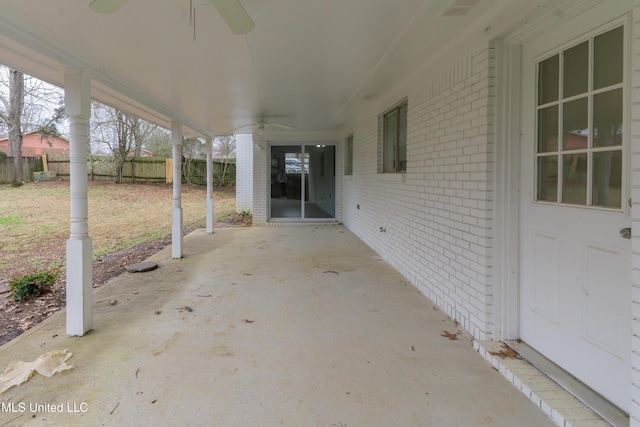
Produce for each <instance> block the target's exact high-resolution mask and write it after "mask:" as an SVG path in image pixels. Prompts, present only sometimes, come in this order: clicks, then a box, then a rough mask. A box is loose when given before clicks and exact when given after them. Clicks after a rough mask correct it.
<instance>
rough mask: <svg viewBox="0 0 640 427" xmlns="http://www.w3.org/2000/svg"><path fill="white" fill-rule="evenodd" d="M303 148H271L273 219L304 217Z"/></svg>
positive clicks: (284, 146)
mask: <svg viewBox="0 0 640 427" xmlns="http://www.w3.org/2000/svg"><path fill="white" fill-rule="evenodd" d="M302 167H303V157H302V147H301V146H299V145H288V146H287V145H281V146H275V145H274V146H272V147H271V218H301V217H302V204H301V195H302V186H301V184H302Z"/></svg>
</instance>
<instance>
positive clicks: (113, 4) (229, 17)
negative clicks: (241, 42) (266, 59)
mask: <svg viewBox="0 0 640 427" xmlns="http://www.w3.org/2000/svg"><path fill="white" fill-rule="evenodd" d="M181 1H183V0H181ZM187 1H188V2H189V5H190V8H191V9H192V10H193V9H195V8H197V7H201V6H206V5H207V4H209V3H212V4H213V5H214V6H215V7H216V9H218V13H220V16H222V18H223V19H224V21H225V22H226V23H227V25H228V26H229V28H230V29H231V32H232V33H233V34H235V35H245V34H249V33H250V32H251V30H253V28H254V27H255V24H254V23H253V20H252V19H251V17H250V16H249V14H248V13H247V11H246V10H244V7H242V4H240V1H239V0H187ZM126 2H127V0H93V1H92V2H91V4H89V7H90V8H91V10H93V11H94V12H97V13H114V12H115V11H116V10H118V9H119V8H120V7H121V6H122V5H124V4H125V3H126ZM183 2H184V1H183Z"/></svg>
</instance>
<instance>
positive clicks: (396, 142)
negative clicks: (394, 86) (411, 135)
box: [382, 101, 407, 173]
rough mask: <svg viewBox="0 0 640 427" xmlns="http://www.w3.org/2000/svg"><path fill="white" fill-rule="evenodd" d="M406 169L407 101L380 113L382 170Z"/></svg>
mask: <svg viewBox="0 0 640 427" xmlns="http://www.w3.org/2000/svg"><path fill="white" fill-rule="evenodd" d="M406 170H407V102H406V101H405V102H402V103H401V104H399V105H397V106H396V107H394V108H392V109H391V110H389V111H387V112H385V113H384V114H383V115H382V172H392V173H393V172H405V171H406Z"/></svg>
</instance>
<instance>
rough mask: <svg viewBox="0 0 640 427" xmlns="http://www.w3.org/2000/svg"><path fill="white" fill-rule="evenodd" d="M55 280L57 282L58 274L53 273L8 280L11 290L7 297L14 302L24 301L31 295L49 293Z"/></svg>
mask: <svg viewBox="0 0 640 427" xmlns="http://www.w3.org/2000/svg"><path fill="white" fill-rule="evenodd" d="M56 280H58V273H57V272H55V271H45V272H42V273H31V274H27V275H24V276H17V277H14V278H13V279H11V280H9V289H10V290H11V293H10V294H9V295H10V296H11V298H13V300H14V301H24V300H26V299H27V298H29V297H31V296H33V295H42V294H44V293H46V292H49V291H50V290H51V287H52V286H53V284H54V283H56Z"/></svg>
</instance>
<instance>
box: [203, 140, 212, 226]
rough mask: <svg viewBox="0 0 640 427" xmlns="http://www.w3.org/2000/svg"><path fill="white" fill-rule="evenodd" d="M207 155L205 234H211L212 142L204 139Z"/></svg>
mask: <svg viewBox="0 0 640 427" xmlns="http://www.w3.org/2000/svg"><path fill="white" fill-rule="evenodd" d="M205 150H206V153H207V233H209V234H211V233H213V222H214V216H213V158H212V157H213V141H212V140H211V138H210V137H209V138H207V139H206V146H205Z"/></svg>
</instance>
